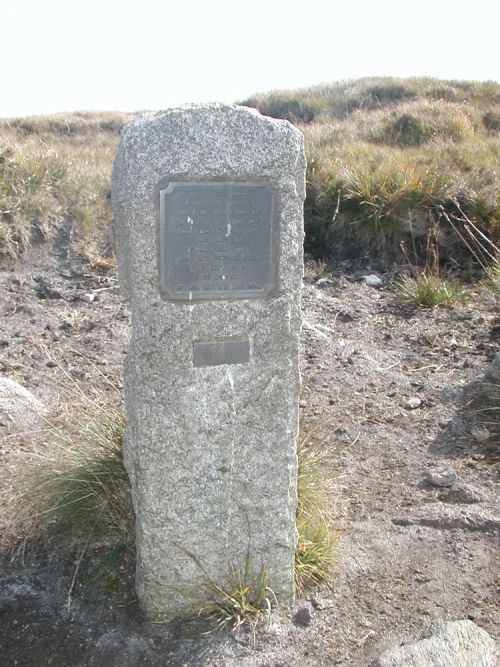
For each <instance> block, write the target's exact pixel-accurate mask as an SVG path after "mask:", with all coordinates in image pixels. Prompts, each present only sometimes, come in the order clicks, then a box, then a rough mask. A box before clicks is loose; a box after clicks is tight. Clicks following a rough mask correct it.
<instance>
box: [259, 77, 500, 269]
mask: <svg viewBox="0 0 500 667" xmlns="http://www.w3.org/2000/svg"><path fill="white" fill-rule="evenodd" d="M246 103H248V104H250V105H251V106H256V107H258V108H259V109H260V110H261V111H262V112H263V113H268V114H269V115H274V116H277V117H282V118H287V119H289V120H292V122H295V123H296V124H297V125H299V127H300V128H301V129H302V131H303V132H304V134H305V138H306V153H307V158H308V174H307V199H306V205H305V225H306V241H305V243H306V250H307V251H309V252H310V253H311V254H313V256H316V257H321V256H330V255H333V256H336V255H337V256H338V255H340V256H342V255H343V254H347V255H351V256H352V254H357V255H363V254H367V253H369V254H370V255H371V256H379V257H381V258H383V259H386V260H391V261H392V260H398V259H399V258H400V255H399V244H400V242H401V241H402V240H403V241H406V242H409V241H410V239H411V237H412V236H413V237H414V238H415V237H417V243H416V246H417V250H419V251H421V252H422V253H424V252H425V238H426V235H427V232H428V230H429V229H430V228H432V227H435V226H436V225H438V226H439V227H440V243H441V258H442V260H444V261H448V260H450V259H453V260H454V261H459V262H460V261H464V262H465V263H466V262H467V261H468V260H469V259H470V255H469V253H468V249H467V248H466V247H464V245H463V244H462V241H461V238H460V236H459V235H457V233H456V230H455V229H454V228H453V226H452V225H450V220H451V221H452V222H455V223H456V226H457V227H458V229H459V230H461V228H462V226H463V219H462V215H461V213H460V211H462V212H463V213H464V214H465V215H466V216H467V217H468V218H469V219H470V220H471V221H472V222H473V223H474V224H475V225H476V226H477V227H478V229H479V230H480V231H481V233H483V234H485V235H486V236H487V237H488V238H489V239H491V241H493V242H494V243H496V242H498V240H499V238H500V172H499V171H498V161H499V158H500V134H499V132H498V127H499V125H498V119H499V118H500V85H499V84H497V83H495V82H468V81H440V80H435V79H425V78H424V79H422V78H420V79H392V78H386V79H384V78H382V79H360V80H358V81H348V82H340V83H338V84H332V85H322V86H315V87H311V88H307V89H302V90H296V91H282V92H280V91H278V92H274V93H270V94H267V95H266V94H263V95H257V96H255V97H253V98H250V99H249V100H246ZM473 261H474V258H473Z"/></svg>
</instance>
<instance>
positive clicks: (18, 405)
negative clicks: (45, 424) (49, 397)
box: [0, 377, 45, 431]
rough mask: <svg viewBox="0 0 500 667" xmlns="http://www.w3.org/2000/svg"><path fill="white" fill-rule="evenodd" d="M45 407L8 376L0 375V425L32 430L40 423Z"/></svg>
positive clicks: (17, 429)
mask: <svg viewBox="0 0 500 667" xmlns="http://www.w3.org/2000/svg"><path fill="white" fill-rule="evenodd" d="M44 413H45V407H44V405H43V403H42V402H41V401H39V400H38V398H36V397H35V396H34V395H33V394H32V393H31V392H30V391H29V390H28V389H26V388H25V387H23V386H22V385H20V384H19V383H17V382H15V381H14V380H11V379H10V378H6V377H0V427H3V428H7V429H8V430H16V431H20V430H26V431H29V430H32V429H34V428H36V427H37V426H39V425H40V422H41V415H43V414H44Z"/></svg>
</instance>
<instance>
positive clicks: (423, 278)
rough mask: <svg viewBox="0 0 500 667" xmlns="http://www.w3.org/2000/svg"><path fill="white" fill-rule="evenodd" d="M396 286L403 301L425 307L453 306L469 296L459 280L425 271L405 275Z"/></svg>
mask: <svg viewBox="0 0 500 667" xmlns="http://www.w3.org/2000/svg"><path fill="white" fill-rule="evenodd" d="M395 287H396V292H397V294H398V296H399V298H400V299H401V300H402V301H404V302H406V303H413V304H415V305H417V306H423V307H424V308H436V307H438V306H447V307H451V306H454V305H455V304H457V303H461V302H463V301H464V300H465V299H466V297H467V294H466V291H465V290H464V288H463V287H462V285H460V283H459V282H458V281H456V280H445V279H444V278H441V277H440V276H437V275H433V274H428V273H425V271H421V272H417V273H414V274H413V275H411V276H403V277H402V278H400V279H399V280H398V281H397V282H396V285H395Z"/></svg>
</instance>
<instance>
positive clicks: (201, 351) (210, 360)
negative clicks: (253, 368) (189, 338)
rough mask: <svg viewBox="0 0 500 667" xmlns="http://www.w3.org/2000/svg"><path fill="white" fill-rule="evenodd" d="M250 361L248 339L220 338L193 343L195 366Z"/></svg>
mask: <svg viewBox="0 0 500 667" xmlns="http://www.w3.org/2000/svg"><path fill="white" fill-rule="evenodd" d="M249 361H250V345H249V342H248V339H247V340H219V341H216V342H213V343H212V342H210V343H205V342H199V341H195V342H194V343H193V366H221V365H222V364H247V363H248V362H249Z"/></svg>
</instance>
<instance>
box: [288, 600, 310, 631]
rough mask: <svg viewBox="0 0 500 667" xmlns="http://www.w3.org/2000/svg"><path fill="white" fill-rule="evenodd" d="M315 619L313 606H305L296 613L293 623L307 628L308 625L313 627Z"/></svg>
mask: <svg viewBox="0 0 500 667" xmlns="http://www.w3.org/2000/svg"><path fill="white" fill-rule="evenodd" d="M313 618H314V611H313V607H312V605H311V604H304V605H302V606H301V607H300V608H299V609H298V610H297V612H296V613H295V615H294V617H293V622H294V623H295V625H302V626H303V627H307V626H308V625H311V623H312V622H313Z"/></svg>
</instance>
